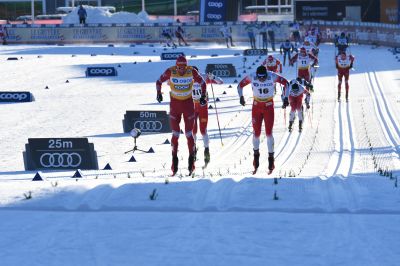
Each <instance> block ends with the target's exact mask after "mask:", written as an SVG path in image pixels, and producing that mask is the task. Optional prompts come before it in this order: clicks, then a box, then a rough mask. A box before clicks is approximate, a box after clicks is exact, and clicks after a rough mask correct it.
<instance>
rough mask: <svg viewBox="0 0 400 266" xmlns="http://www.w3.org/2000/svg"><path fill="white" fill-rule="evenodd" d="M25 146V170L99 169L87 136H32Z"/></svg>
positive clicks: (94, 152)
mask: <svg viewBox="0 0 400 266" xmlns="http://www.w3.org/2000/svg"><path fill="white" fill-rule="evenodd" d="M25 148H26V149H25V150H26V151H25V152H24V163H25V169H26V170H73V169H93V170H97V169H99V167H98V163H97V155H96V151H95V150H94V146H93V144H92V143H89V142H88V139H87V138H32V139H28V144H26V145H25Z"/></svg>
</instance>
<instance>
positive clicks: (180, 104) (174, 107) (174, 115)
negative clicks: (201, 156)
mask: <svg viewBox="0 0 400 266" xmlns="http://www.w3.org/2000/svg"><path fill="white" fill-rule="evenodd" d="M167 80H168V83H169V86H170V88H171V92H170V97H171V102H170V115H169V116H170V125H171V129H172V138H171V146H172V166H171V170H172V175H175V174H176V172H177V171H178V139H179V134H180V127H179V123H180V122H181V118H182V115H183V120H184V121H185V135H186V138H187V144H188V148H189V159H188V165H189V166H188V169H189V175H190V174H192V172H193V171H194V169H195V159H196V158H195V152H196V146H195V142H194V138H193V133H192V130H193V124H194V104H193V99H192V87H193V81H194V82H197V83H199V84H200V86H201V96H200V99H199V102H200V104H201V105H204V104H207V99H206V92H207V91H206V82H205V81H204V79H203V78H202V76H201V75H200V74H199V73H198V72H197V70H196V69H193V67H191V66H188V65H187V60H186V58H185V57H184V56H179V57H178V58H177V59H176V65H175V66H172V67H169V68H168V69H167V70H165V71H164V73H163V74H162V75H161V76H160V78H159V79H158V80H157V83H156V87H157V101H158V102H162V101H163V96H162V93H161V85H162V83H163V82H165V81H167Z"/></svg>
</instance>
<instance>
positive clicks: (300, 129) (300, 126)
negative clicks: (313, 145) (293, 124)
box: [299, 120, 303, 132]
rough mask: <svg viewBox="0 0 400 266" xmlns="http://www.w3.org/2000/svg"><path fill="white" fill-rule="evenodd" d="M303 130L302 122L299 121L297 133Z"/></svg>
mask: <svg viewBox="0 0 400 266" xmlns="http://www.w3.org/2000/svg"><path fill="white" fill-rule="evenodd" d="M302 130H303V121H302V120H299V132H301V131H302Z"/></svg>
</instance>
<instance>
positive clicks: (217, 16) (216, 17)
mask: <svg viewBox="0 0 400 266" xmlns="http://www.w3.org/2000/svg"><path fill="white" fill-rule="evenodd" d="M207 18H209V19H216V20H220V19H221V18H222V16H221V15H220V14H207Z"/></svg>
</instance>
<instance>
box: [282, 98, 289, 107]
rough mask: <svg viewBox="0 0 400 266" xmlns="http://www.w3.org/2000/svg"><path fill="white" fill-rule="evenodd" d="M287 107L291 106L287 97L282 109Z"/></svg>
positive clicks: (284, 99)
mask: <svg viewBox="0 0 400 266" xmlns="http://www.w3.org/2000/svg"><path fill="white" fill-rule="evenodd" d="M287 106H289V99H288V98H287V97H285V98H283V105H282V108H283V109H285V108H286V107H287Z"/></svg>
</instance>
